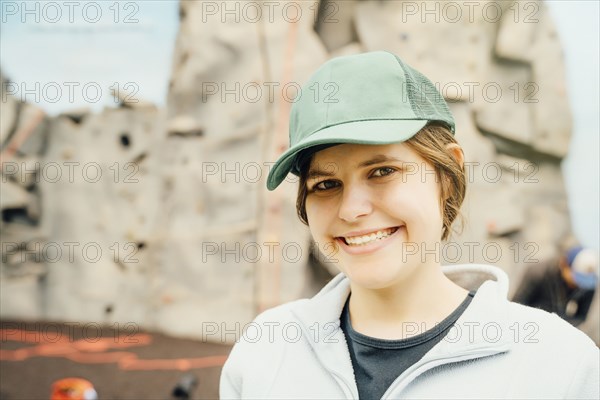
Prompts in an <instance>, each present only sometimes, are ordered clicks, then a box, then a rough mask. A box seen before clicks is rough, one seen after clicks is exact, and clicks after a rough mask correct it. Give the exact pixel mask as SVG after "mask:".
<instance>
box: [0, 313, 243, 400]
mask: <svg viewBox="0 0 600 400" xmlns="http://www.w3.org/2000/svg"><path fill="white" fill-rule="evenodd" d="M0 329H1V331H0V332H1V338H0V349H1V352H0V399H1V400H4V399H6V400H9V399H10V400H16V399H19V400H21V399H31V400H47V399H49V398H50V388H51V385H52V382H54V381H56V380H58V379H61V378H66V377H80V378H84V379H87V380H89V381H91V382H92V383H93V385H94V387H95V389H96V391H97V392H98V395H99V398H100V399H136V400H137V399H160V400H165V399H169V398H171V393H172V391H173V389H174V387H175V386H176V385H177V383H178V382H179V380H180V379H181V378H182V377H183V376H184V375H185V374H187V373H191V374H193V375H194V376H195V377H197V379H198V385H197V387H196V388H195V390H194V391H193V392H192V395H191V397H190V398H191V399H217V398H218V395H219V391H218V388H219V376H220V373H221V368H222V365H223V362H224V360H225V358H226V356H227V354H229V351H230V350H231V346H227V345H221V344H213V343H203V342H201V341H195V340H186V339H175V338H172V337H168V336H164V335H160V334H156V333H151V332H138V333H137V335H138V336H134V335H132V333H133V332H132V331H123V330H122V331H116V330H114V329H110V328H105V327H102V328H100V329H98V326H97V325H88V326H87V328H86V327H85V325H83V324H76V325H74V326H68V325H64V324H56V323H45V322H36V323H24V322H19V321H0ZM19 349H29V351H35V352H36V354H32V353H30V354H29V355H27V356H26V357H24V358H23V359H21V360H11V358H14V357H15V356H16V355H17V353H15V352H14V351H15V350H19ZM24 351H28V350H24ZM40 353H44V354H40ZM57 353H60V354H57ZM61 354H62V355H61ZM64 355H66V357H65V356H64ZM67 357H69V358H67ZM204 357H209V358H204ZM106 358H109V360H106ZM124 359H127V360H129V362H123V360H124ZM131 360H133V361H131ZM158 360H160V363H159V362H158ZM205 361H208V363H207V364H208V365H205V366H202V365H200V364H201V363H204V362H205ZM147 368H150V369H149V370H145V369H147Z"/></svg>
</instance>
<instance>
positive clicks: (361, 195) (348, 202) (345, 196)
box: [338, 184, 373, 222]
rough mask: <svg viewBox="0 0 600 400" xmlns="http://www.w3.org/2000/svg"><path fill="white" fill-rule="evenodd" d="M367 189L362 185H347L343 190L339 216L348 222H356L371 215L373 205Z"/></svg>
mask: <svg viewBox="0 0 600 400" xmlns="http://www.w3.org/2000/svg"><path fill="white" fill-rule="evenodd" d="M371 200H372V199H371V196H370V193H369V191H368V189H367V188H365V187H363V186H361V185H358V184H356V185H346V186H344V188H343V192H342V197H341V200H340V201H341V203H340V205H339V211H338V216H339V218H340V219H342V220H344V221H346V222H354V221H356V220H357V219H358V218H360V217H363V216H365V215H369V214H370V213H371V212H372V210H373V203H372V201H371Z"/></svg>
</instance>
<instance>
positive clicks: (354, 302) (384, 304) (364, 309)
mask: <svg viewBox="0 0 600 400" xmlns="http://www.w3.org/2000/svg"><path fill="white" fill-rule="evenodd" d="M350 286H351V296H350V304H349V311H350V319H351V323H352V327H353V329H354V330H356V331H357V332H360V333H362V334H364V335H367V336H372V337H378V338H381V339H402V338H403V337H404V334H405V333H406V334H410V336H414V335H415V334H418V333H422V332H424V331H425V330H429V329H432V328H434V327H435V325H436V324H438V323H440V322H441V321H442V320H443V319H444V318H446V317H447V316H448V315H450V314H451V313H452V311H454V310H455V309H456V308H457V307H458V306H459V305H460V303H461V302H462V301H463V300H464V299H465V297H466V295H467V294H468V291H467V290H465V289H463V288H462V287H460V286H458V285H457V284H455V283H454V282H452V281H451V280H450V279H448V278H447V277H446V276H445V275H444V274H443V272H442V270H441V266H440V265H429V266H425V265H423V266H421V267H420V270H419V273H417V274H413V276H410V277H407V278H406V279H405V280H403V281H402V282H399V283H397V284H395V285H393V286H390V287H386V288H382V289H365V288H362V287H360V286H356V285H354V284H352V283H351V284H350ZM415 329H417V330H418V331H417V332H415ZM411 332H412V333H411Z"/></svg>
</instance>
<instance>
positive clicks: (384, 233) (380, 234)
mask: <svg viewBox="0 0 600 400" xmlns="http://www.w3.org/2000/svg"><path fill="white" fill-rule="evenodd" d="M398 229H400V227H399V226H396V227H393V228H387V229H382V230H379V231H376V232H373V233H370V234H368V235H361V236H352V237H344V236H341V237H338V238H337V239H339V240H342V241H343V242H344V243H346V244H347V245H348V246H351V247H358V246H365V245H367V244H370V243H374V242H377V241H379V240H383V239H386V238H388V237H389V236H392V235H393V234H394V233H396V231H397V230H398Z"/></svg>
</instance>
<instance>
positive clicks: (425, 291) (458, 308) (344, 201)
mask: <svg viewBox="0 0 600 400" xmlns="http://www.w3.org/2000/svg"><path fill="white" fill-rule="evenodd" d="M314 85H318V87H320V88H326V87H329V88H332V87H333V88H334V90H333V92H329V93H330V94H331V93H333V95H329V96H327V97H324V98H323V99H314V98H313V97H312V96H302V97H301V98H300V100H299V101H297V102H296V103H295V104H294V106H293V108H292V113H291V120H290V142H291V143H290V149H289V150H287V151H286V152H285V153H284V154H282V155H281V157H280V158H279V160H277V162H276V163H275V165H274V167H273V169H272V170H271V172H270V174H269V177H268V181H267V186H268V188H269V189H270V190H273V189H275V188H276V187H277V186H278V185H279V184H280V183H281V182H282V181H283V179H284V178H285V176H286V175H287V174H288V173H289V172H292V173H294V174H296V175H298V176H299V177H300V181H299V190H298V201H297V208H298V215H299V217H300V219H301V220H302V221H303V222H304V223H305V224H307V225H308V226H309V228H310V231H311V234H312V236H313V238H314V240H315V242H316V243H318V244H319V246H320V247H321V249H322V250H326V249H327V250H326V251H324V252H325V253H327V254H329V256H330V258H331V260H332V261H334V262H336V263H337V264H336V265H337V267H338V268H339V269H340V271H341V272H340V274H338V275H337V276H336V277H335V278H333V280H332V281H331V282H329V283H328V284H327V285H326V286H325V287H324V288H323V289H322V290H321V291H320V292H319V293H318V294H317V295H316V296H314V297H313V298H311V299H301V300H297V301H293V302H290V303H286V304H283V305H280V306H278V307H275V308H273V309H270V310H267V311H265V312H263V313H262V314H260V315H259V316H257V317H256V319H255V320H254V321H253V323H252V324H251V325H250V326H249V328H248V329H247V330H246V331H245V334H244V336H243V338H242V339H241V340H240V341H239V342H238V343H236V345H235V346H234V348H233V350H232V352H231V354H230V356H229V359H228V360H227V362H226V364H225V365H224V367H223V371H222V375H221V385H220V395H221V398H255V399H258V398H260V399H264V398H320V399H334V398H361V399H373V398H374V399H379V398H428V399H431V398H478V399H481V398H494V399H497V398H597V397H598V395H599V394H598V390H599V389H598V386H599V382H598V375H599V366H598V363H599V361H598V359H599V357H598V356H599V354H598V348H597V347H596V346H595V345H594V344H593V343H592V342H591V340H589V339H588V338H587V337H586V336H585V335H584V334H583V333H581V332H579V331H578V330H576V329H575V328H573V327H571V326H570V325H569V324H568V323H566V322H564V321H563V320H561V319H560V318H558V317H557V316H556V315H553V314H549V313H546V312H544V311H541V310H536V309H533V308H529V307H525V306H522V305H518V304H516V303H512V302H509V301H508V300H507V298H506V296H507V292H508V280H507V276H506V274H505V273H504V272H502V270H500V269H499V268H497V267H493V266H487V265H454V266H444V267H442V266H441V265H440V259H439V251H436V249H437V250H439V245H440V241H441V240H443V239H446V238H447V237H448V235H449V234H450V231H451V225H452V223H453V221H454V220H455V219H456V217H457V216H458V213H459V209H460V206H461V203H462V201H463V199H464V195H465V189H466V187H465V186H466V185H465V175H464V167H463V164H464V158H463V152H462V150H461V148H460V146H459V145H458V143H456V141H455V139H454V137H453V134H454V128H455V126H454V120H453V118H452V115H451V113H450V111H449V109H448V107H447V105H446V103H445V101H444V99H443V98H442V96H441V95H440V94H439V93H438V92H437V90H436V89H435V87H434V86H433V84H432V83H431V82H430V81H429V80H428V79H427V78H425V77H424V76H423V75H421V74H420V73H419V72H418V71H416V70H414V69H412V68H411V67H410V66H408V65H406V64H405V63H403V62H402V61H401V60H400V59H399V58H398V57H397V56H395V55H393V54H391V53H387V52H372V53H364V54H359V55H354V56H346V57H340V58H335V59H332V60H330V61H328V62H327V63H325V64H324V65H323V66H322V67H321V68H320V69H319V70H318V71H316V72H315V74H314V75H313V76H312V78H311V79H310V81H309V82H308V83H307V84H306V86H305V88H306V89H308V88H311V87H312V88H314ZM316 100H317V101H316Z"/></svg>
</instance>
